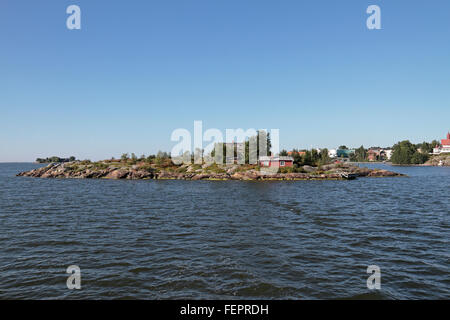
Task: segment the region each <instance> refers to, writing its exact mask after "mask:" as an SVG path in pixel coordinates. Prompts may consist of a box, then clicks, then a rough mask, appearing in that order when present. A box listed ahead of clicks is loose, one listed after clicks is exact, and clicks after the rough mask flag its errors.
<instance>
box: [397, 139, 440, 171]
mask: <svg viewBox="0 0 450 320" xmlns="http://www.w3.org/2000/svg"><path fill="white" fill-rule="evenodd" d="M425 144H426V143H425V142H424V143H423V144H420V145H414V144H412V143H411V142H410V141H409V140H404V141H400V142H398V143H397V144H395V145H394V147H393V153H392V158H391V161H392V163H394V164H404V165H408V164H423V163H425V162H426V161H427V160H428V159H429V157H430V156H429V155H428V151H429V146H427V145H425ZM418 146H419V147H418ZM422 148H423V149H422ZM431 150H433V148H431Z"/></svg>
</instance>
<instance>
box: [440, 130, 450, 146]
mask: <svg viewBox="0 0 450 320" xmlns="http://www.w3.org/2000/svg"><path fill="white" fill-rule="evenodd" d="M441 144H442V145H443V146H449V145H450V132H449V133H447V139H442V140H441Z"/></svg>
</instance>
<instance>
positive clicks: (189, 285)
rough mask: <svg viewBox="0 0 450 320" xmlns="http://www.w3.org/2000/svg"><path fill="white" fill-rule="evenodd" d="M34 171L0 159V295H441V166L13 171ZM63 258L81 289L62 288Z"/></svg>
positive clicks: (449, 209)
mask: <svg viewBox="0 0 450 320" xmlns="http://www.w3.org/2000/svg"><path fill="white" fill-rule="evenodd" d="M378 166H383V165H378ZM33 167H36V165H34V164H0V221H1V223H0V248H1V250H2V252H1V255H0V298H37V299H53V298H71V299H82V298H100V299H110V298H141V299H167V298H168V299H173V298H175V299H180V298H198V299H200V298H201V299H206V298H210V299H215V298H217V299H225V298H227V299H228V298H250V299H253V298H268V299H271V298H274V299H305V298H313V299H316V298H319V299H327V298H388V299H391V298H398V299H417V298H419V299H420V298H439V299H448V298H450V280H449V279H450V278H449V256H450V253H449V249H448V248H449V235H450V233H449V213H450V201H449V192H448V190H449V186H450V168H424V167H395V168H393V170H395V171H398V172H403V173H406V174H408V175H409V177H408V178H365V179H357V180H355V181H304V182H303V181H298V182H241V181H235V182H234V181H227V182H220V181H209V182H208V181H198V182H195V181H192V182H191V181H107V180H46V179H34V178H17V177H15V176H14V175H15V174H16V173H17V172H19V171H24V170H29V169H31V168H33ZM391 169H392V168H391ZM73 264H75V265H79V266H80V268H81V272H82V290H80V291H70V290H68V289H67V287H66V279H67V276H68V275H67V274H66V273H65V270H66V268H67V267H68V266H69V265H73ZM373 264H374V265H378V266H379V267H380V268H381V272H382V280H381V283H382V287H381V290H380V291H376V292H374V291H370V290H368V289H367V287H366V279H367V277H368V275H367V274H366V269H367V266H368V265H373Z"/></svg>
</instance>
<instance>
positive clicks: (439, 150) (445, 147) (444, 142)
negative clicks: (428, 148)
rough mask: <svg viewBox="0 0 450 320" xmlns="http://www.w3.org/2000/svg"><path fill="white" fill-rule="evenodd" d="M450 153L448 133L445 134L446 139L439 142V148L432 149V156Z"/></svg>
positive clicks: (449, 135)
mask: <svg viewBox="0 0 450 320" xmlns="http://www.w3.org/2000/svg"><path fill="white" fill-rule="evenodd" d="M441 153H450V132H449V133H447V139H442V140H441V146H438V147H436V148H434V149H433V154H441Z"/></svg>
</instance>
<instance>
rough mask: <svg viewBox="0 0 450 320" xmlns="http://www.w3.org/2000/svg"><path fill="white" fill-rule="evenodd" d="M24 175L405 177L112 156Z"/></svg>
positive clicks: (342, 166)
mask: <svg viewBox="0 0 450 320" xmlns="http://www.w3.org/2000/svg"><path fill="white" fill-rule="evenodd" d="M17 176H21V177H38V178H73V179H128V180H144V179H155V180H168V179H172V180H249V181H251V180H254V181H256V180H258V181H270V180H283V181H294V180H352V179H355V178H358V177H401V176H404V175H403V174H400V173H396V172H392V171H388V170H382V169H369V168H364V167H359V166H358V165H356V164H351V163H332V164H326V165H321V166H316V167H314V166H308V165H304V166H301V167H299V168H295V169H294V168H280V170H279V171H278V172H277V173H270V172H267V170H265V168H263V167H260V166H259V165H251V164H241V165H240V164H223V165H222V164H216V163H214V164H203V165H200V164H182V165H176V164H174V163H173V162H172V161H171V160H170V159H157V158H156V159H150V160H147V159H142V160H137V159H119V160H115V159H111V160H103V161H98V162H91V161H89V160H85V161H72V162H64V163H51V164H49V165H48V166H45V167H42V168H38V169H34V170H31V171H26V172H22V173H19V174H17Z"/></svg>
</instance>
